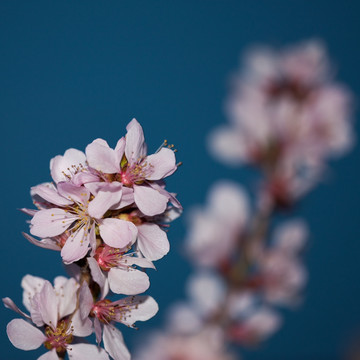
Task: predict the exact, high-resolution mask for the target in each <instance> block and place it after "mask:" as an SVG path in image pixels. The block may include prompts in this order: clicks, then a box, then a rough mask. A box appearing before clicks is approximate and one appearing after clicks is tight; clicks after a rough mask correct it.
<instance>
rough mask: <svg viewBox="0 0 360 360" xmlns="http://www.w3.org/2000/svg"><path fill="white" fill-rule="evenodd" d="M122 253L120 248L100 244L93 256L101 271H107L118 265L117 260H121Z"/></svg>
mask: <svg viewBox="0 0 360 360" xmlns="http://www.w3.org/2000/svg"><path fill="white" fill-rule="evenodd" d="M123 254H124V251H123V250H122V249H117V248H113V247H110V246H108V245H100V246H99V247H98V248H97V249H96V252H95V256H94V258H95V260H96V261H97V262H98V264H99V266H100V268H101V269H102V270H103V271H109V270H110V269H111V268H113V267H117V266H118V265H119V260H121V258H122V256H123Z"/></svg>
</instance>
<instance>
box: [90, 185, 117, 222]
mask: <svg viewBox="0 0 360 360" xmlns="http://www.w3.org/2000/svg"><path fill="white" fill-rule="evenodd" d="M103 184H104V185H103V186H101V187H100V188H99V189H98V193H97V194H96V196H95V198H94V199H93V200H91V201H90V203H89V207H88V212H89V215H90V216H91V217H93V218H95V219H101V218H102V217H103V215H104V214H105V213H106V211H108V210H109V209H110V208H111V207H113V206H114V205H117V204H119V203H120V200H121V196H122V184H121V183H119V182H117V181H114V182H112V183H103Z"/></svg>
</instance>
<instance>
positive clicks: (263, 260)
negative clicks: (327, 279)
mask: <svg viewBox="0 0 360 360" xmlns="http://www.w3.org/2000/svg"><path fill="white" fill-rule="evenodd" d="M332 79H333V71H332V68H331V65H330V63H329V61H328V59H327V56H326V52H325V49H324V47H323V45H322V44H321V43H319V42H315V41H312V42H308V43H304V44H301V45H299V46H295V47H291V48H287V49H285V50H283V51H274V50H272V49H267V48H259V49H257V50H254V51H252V52H250V53H249V55H248V56H247V57H246V62H245V67H244V69H243V70H242V71H241V72H240V75H237V76H236V77H235V78H234V84H233V85H234V89H233V92H232V94H231V96H230V97H229V100H228V101H227V106H226V111H227V113H228V116H229V119H230V124H229V125H226V126H223V127H221V128H219V129H216V130H215V131H214V132H213V133H212V134H211V136H210V138H209V146H210V150H211V152H212V153H213V154H214V155H215V157H216V158H217V159H220V160H222V161H224V162H225V163H226V164H231V165H241V164H251V165H253V166H255V167H257V168H258V169H259V170H260V175H261V186H260V187H258V186H256V187H254V186H252V189H254V188H255V189H257V190H258V192H257V194H256V195H255V197H252V198H254V199H255V200H254V201H253V202H254V204H252V203H251V201H250V196H248V195H247V194H246V191H245V189H244V188H243V187H241V186H240V185H238V184H236V183H233V182H230V181H221V182H218V183H217V184H215V185H214V186H213V187H212V189H211V190H210V192H209V195H208V203H207V205H206V206H205V207H198V208H195V209H194V210H193V211H192V212H191V213H190V214H189V229H188V234H187V239H186V253H187V255H188V257H189V258H190V260H191V261H192V263H193V264H194V266H195V273H194V274H193V275H192V276H191V277H190V279H189V282H188V284H187V285H188V286H187V290H188V291H187V292H188V297H189V299H188V301H186V302H182V303H178V304H177V305H175V306H174V307H172V308H171V309H170V311H169V319H168V323H167V326H166V331H165V332H164V333H163V334H161V333H158V334H156V335H154V336H153V337H152V338H150V340H149V344H148V346H147V347H146V348H145V349H143V351H142V352H140V353H139V357H138V358H137V360H143V359H150V358H151V359H152V357H146V356H145V355H144V354H146V353H149V352H150V353H151V354H156V358H157V359H161V360H172V359H178V358H179V359H182V360H200V359H213V358H214V359H233V358H234V354H233V353H232V351H231V349H229V345H231V344H232V345H241V346H254V345H257V344H259V343H261V342H262V341H264V340H266V339H267V338H269V337H270V336H271V335H272V334H273V333H274V332H276V331H277V330H278V329H279V328H280V326H281V324H282V316H281V311H280V308H281V307H291V308H293V307H295V306H296V305H298V304H299V303H300V302H301V300H302V290H303V288H304V286H305V284H306V281H307V271H306V268H305V266H304V265H303V261H302V252H303V250H304V248H305V246H306V241H307V238H308V229H307V226H306V223H305V221H303V220H302V219H294V218H293V219H288V220H285V221H282V222H281V223H279V222H278V221H274V220H275V218H276V215H277V213H278V212H279V211H280V210H281V211H282V210H284V209H287V210H291V209H293V208H294V207H295V205H296V202H297V201H298V200H299V198H300V197H301V196H304V195H305V193H306V192H307V191H308V190H310V189H311V188H312V187H313V186H314V185H315V184H316V182H317V181H318V180H319V178H320V176H321V175H322V174H323V173H324V171H325V169H326V166H327V165H326V161H327V160H328V159H329V158H330V157H331V156H333V155H341V154H343V153H344V152H346V151H347V150H348V149H349V148H350V147H351V145H352V144H353V142H354V139H353V136H352V127H351V120H352V119H351V112H352V106H351V96H350V94H349V92H348V91H347V90H346V89H345V88H344V87H343V86H341V85H339V84H336V83H334V82H333V81H332ZM277 220H278V219H277ZM170 344H172V346H171V348H170ZM160 347H161V348H162V349H163V350H162V351H160V350H159V349H160ZM155 349H157V350H155ZM154 359H155V357H154Z"/></svg>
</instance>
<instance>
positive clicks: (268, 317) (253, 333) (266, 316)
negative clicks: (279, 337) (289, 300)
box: [228, 307, 282, 345]
mask: <svg viewBox="0 0 360 360" xmlns="http://www.w3.org/2000/svg"><path fill="white" fill-rule="evenodd" d="M281 322H282V319H281V316H280V315H279V314H278V313H277V312H275V311H273V310H272V309H270V308H267V307H261V308H259V309H258V310H257V311H255V312H253V313H251V314H250V315H249V316H248V317H246V318H243V319H241V320H239V321H237V322H234V323H233V324H232V325H231V327H230V328H229V331H228V336H229V338H230V339H231V340H232V341H234V342H237V343H240V344H242V345H255V344H257V343H259V342H261V341H264V340H266V339H267V338H268V337H269V336H271V335H272V334H273V333H274V332H275V331H277V330H278V329H279V327H280V325H281Z"/></svg>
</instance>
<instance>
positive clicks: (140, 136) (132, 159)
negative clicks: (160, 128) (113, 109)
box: [125, 119, 146, 164]
mask: <svg viewBox="0 0 360 360" xmlns="http://www.w3.org/2000/svg"><path fill="white" fill-rule="evenodd" d="M126 130H127V134H126V136H125V140H126V145H125V156H126V158H127V160H128V162H129V163H130V164H133V163H136V162H137V161H138V160H139V159H142V158H144V157H145V155H146V144H145V139H144V132H143V129H142V127H141V125H140V124H139V123H138V122H137V120H136V119H132V120H131V121H130V123H129V124H128V125H127V127H126Z"/></svg>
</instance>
